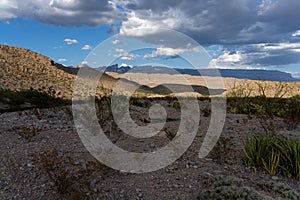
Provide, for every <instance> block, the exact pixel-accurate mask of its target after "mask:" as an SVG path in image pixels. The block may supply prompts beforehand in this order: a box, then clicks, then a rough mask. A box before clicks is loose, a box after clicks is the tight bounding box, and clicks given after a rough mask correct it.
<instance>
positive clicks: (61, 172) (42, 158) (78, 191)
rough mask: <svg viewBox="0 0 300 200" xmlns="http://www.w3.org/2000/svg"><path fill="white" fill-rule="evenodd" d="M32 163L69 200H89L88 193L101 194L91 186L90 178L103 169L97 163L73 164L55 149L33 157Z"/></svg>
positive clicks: (70, 158)
mask: <svg viewBox="0 0 300 200" xmlns="http://www.w3.org/2000/svg"><path fill="white" fill-rule="evenodd" d="M34 162H35V163H36V164H37V165H38V166H40V168H41V169H42V170H43V171H44V172H45V173H46V174H47V175H48V177H49V178H50V180H51V181H52V182H53V183H54V185H55V187H56V189H57V192H58V193H59V194H62V195H66V196H67V197H69V198H71V199H90V197H89V194H90V193H93V194H97V192H101V189H99V188H98V189H95V188H92V185H91V180H92V179H91V177H92V176H93V175H94V174H95V173H96V172H100V171H102V170H103V169H104V168H105V167H104V166H103V165H101V164H100V163H98V162H94V161H85V162H75V160H74V159H73V158H72V157H70V156H67V155H65V154H64V153H63V152H59V151H58V150H56V149H52V150H51V151H45V152H42V153H40V154H38V155H35V156H34Z"/></svg>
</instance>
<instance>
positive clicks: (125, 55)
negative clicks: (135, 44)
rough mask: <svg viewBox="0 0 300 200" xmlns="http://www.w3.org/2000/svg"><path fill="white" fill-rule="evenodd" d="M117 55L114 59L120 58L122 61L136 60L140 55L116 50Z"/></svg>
mask: <svg viewBox="0 0 300 200" xmlns="http://www.w3.org/2000/svg"><path fill="white" fill-rule="evenodd" d="M115 52H116V54H114V57H117V58H120V59H121V60H130V61H132V60H135V59H136V58H137V57H138V55H135V54H133V53H130V52H127V51H126V50H125V49H119V48H117V49H115Z"/></svg>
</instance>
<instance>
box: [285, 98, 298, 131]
mask: <svg viewBox="0 0 300 200" xmlns="http://www.w3.org/2000/svg"><path fill="white" fill-rule="evenodd" d="M285 105H286V106H285V107H284V111H283V112H282V113H281V115H282V117H283V118H284V122H285V123H286V124H287V128H288V130H294V129H296V128H297V126H298V125H299V124H300V95H296V96H294V97H291V98H290V99H288V101H287V103H286V104H285Z"/></svg>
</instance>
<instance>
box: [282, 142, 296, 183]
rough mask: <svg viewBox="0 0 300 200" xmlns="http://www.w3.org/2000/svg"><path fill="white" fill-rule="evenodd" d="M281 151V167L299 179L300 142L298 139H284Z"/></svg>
mask: <svg viewBox="0 0 300 200" xmlns="http://www.w3.org/2000/svg"><path fill="white" fill-rule="evenodd" d="M281 151H282V153H283V162H282V165H283V166H284V167H283V168H284V169H285V170H286V171H287V172H288V173H290V174H291V175H292V177H293V178H295V179H296V180H297V181H300V143H299V142H298V141H293V140H286V141H285V142H284V143H283V145H282V147H281Z"/></svg>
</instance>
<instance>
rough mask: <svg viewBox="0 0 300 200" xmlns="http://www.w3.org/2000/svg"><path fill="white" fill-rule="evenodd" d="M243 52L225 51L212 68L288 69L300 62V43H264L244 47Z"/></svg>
mask: <svg viewBox="0 0 300 200" xmlns="http://www.w3.org/2000/svg"><path fill="white" fill-rule="evenodd" d="M241 49H242V51H224V52H223V54H222V55H221V56H219V57H218V58H215V59H213V60H212V61H211V62H210V67H220V68H251V67H252V68H253V67H272V66H273V67H274V66H276V67H286V66H288V65H290V64H296V63H299V62H300V43H262V44H252V45H244V46H242V47H241Z"/></svg>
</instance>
